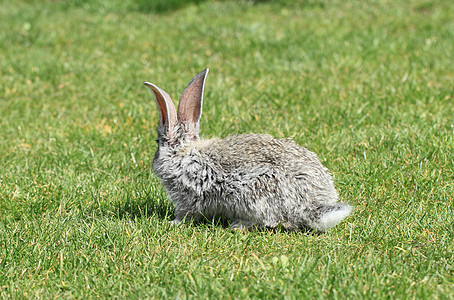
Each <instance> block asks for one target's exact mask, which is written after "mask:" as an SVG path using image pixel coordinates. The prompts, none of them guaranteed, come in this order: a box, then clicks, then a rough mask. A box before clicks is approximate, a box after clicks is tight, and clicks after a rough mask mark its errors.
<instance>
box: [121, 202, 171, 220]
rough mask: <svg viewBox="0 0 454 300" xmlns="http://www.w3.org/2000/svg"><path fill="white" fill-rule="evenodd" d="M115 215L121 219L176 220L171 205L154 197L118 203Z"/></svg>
mask: <svg viewBox="0 0 454 300" xmlns="http://www.w3.org/2000/svg"><path fill="white" fill-rule="evenodd" d="M114 214H115V216H116V217H118V218H119V219H136V218H149V217H157V218H159V219H162V220H172V219H173V218H174V213H173V207H172V205H171V204H169V203H167V202H166V201H163V200H161V199H159V198H152V197H147V198H143V199H139V200H129V199H128V200H126V201H125V202H118V203H116V204H115V206H114Z"/></svg>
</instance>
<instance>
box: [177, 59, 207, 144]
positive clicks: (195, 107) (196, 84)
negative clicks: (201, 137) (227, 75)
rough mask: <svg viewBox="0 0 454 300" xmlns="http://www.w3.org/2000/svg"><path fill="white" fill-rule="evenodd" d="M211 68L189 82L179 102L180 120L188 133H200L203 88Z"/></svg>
mask: <svg viewBox="0 0 454 300" xmlns="http://www.w3.org/2000/svg"><path fill="white" fill-rule="evenodd" d="M208 71H209V69H208V68H207V69H205V70H203V71H202V72H200V73H199V74H197V75H196V76H195V77H194V78H192V80H191V82H189V84H188V86H187V87H186V89H185V90H184V91H183V94H181V97H180V101H179V104H178V113H177V116H178V120H179V121H180V122H181V123H182V124H183V125H184V126H185V128H186V130H187V134H188V135H189V136H192V137H196V136H197V135H198V128H199V121H200V116H201V115H202V104H203V90H204V87H205V79H206V76H207V74H208Z"/></svg>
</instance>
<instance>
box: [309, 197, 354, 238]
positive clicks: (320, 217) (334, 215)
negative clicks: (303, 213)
mask: <svg viewBox="0 0 454 300" xmlns="http://www.w3.org/2000/svg"><path fill="white" fill-rule="evenodd" d="M352 209H353V208H352V207H351V206H350V205H348V204H345V203H336V204H332V205H326V206H321V207H319V208H317V209H316V210H315V211H313V215H312V216H311V218H312V219H313V218H314V217H316V220H315V221H313V222H311V223H312V224H311V225H312V226H310V227H312V228H314V229H316V230H318V231H321V232H325V231H327V230H328V229H330V228H331V227H333V226H335V225H336V224H338V223H339V222H340V221H342V220H343V219H344V218H345V217H346V216H348V215H349V214H350V212H351V211H352Z"/></svg>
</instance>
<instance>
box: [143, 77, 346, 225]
mask: <svg viewBox="0 0 454 300" xmlns="http://www.w3.org/2000/svg"><path fill="white" fill-rule="evenodd" d="M207 73H208V69H206V70H204V71H202V72H201V73H200V74H198V75H197V76H196V77H194V79H193V80H192V81H191V82H190V84H189V85H188V87H187V88H186V90H185V91H187V90H190V91H192V92H191V93H192V94H191V95H184V94H187V93H183V95H182V97H181V98H180V106H179V107H178V116H180V115H185V116H191V115H194V117H189V118H188V117H185V118H184V121H182V120H180V117H179V118H178V120H177V121H176V123H175V122H174V123H175V124H171V126H169V124H164V123H163V122H162V120H163V119H169V117H168V116H166V115H164V116H163V115H162V114H166V112H165V110H166V109H165V107H170V106H171V105H172V106H173V103H172V102H171V100H169V101H168V102H167V103H166V104H165V105H163V104H162V103H161V104H160V103H159V102H157V104H158V108H159V111H160V112H161V115H160V118H161V119H160V120H161V122H160V125H159V127H158V144H159V147H158V151H157V152H156V155H155V158H154V161H153V169H154V171H155V173H156V175H157V176H158V177H159V178H160V179H161V181H162V183H163V185H164V187H165V189H166V191H167V192H168V194H169V196H170V199H171V200H172V201H173V203H174V204H175V215H176V218H175V220H174V222H175V223H179V222H181V221H184V220H194V221H199V220H202V219H204V218H208V219H212V218H217V217H220V218H223V219H225V220H227V221H229V222H230V224H231V227H232V228H250V227H257V228H263V227H267V228H276V227H279V226H282V227H283V228H285V229H287V230H299V229H302V228H307V227H308V228H312V229H315V230H317V231H321V232H324V231H326V230H328V229H329V228H330V227H332V226H334V225H335V224H337V223H338V222H340V221H341V220H342V219H343V218H344V217H346V216H347V215H348V214H349V213H350V211H351V209H352V208H351V206H350V205H348V204H345V203H338V202H337V198H338V196H337V192H336V189H335V187H334V183H333V180H332V177H331V175H330V173H329V170H328V169H327V168H326V167H324V166H323V165H322V164H321V163H320V161H319V160H318V158H317V155H316V154H315V153H313V152H311V151H309V150H308V149H306V148H304V147H301V146H299V145H298V144H296V143H295V142H294V141H293V140H291V139H276V138H274V137H272V136H271V135H266V134H243V135H237V136H229V137H227V138H225V139H218V138H214V139H209V140H204V139H200V138H199V136H198V129H199V119H200V114H201V105H202V97H203V85H204V82H205V77H206V75H207ZM145 84H146V85H147V86H148V87H150V89H152V88H151V84H150V83H145ZM193 84H195V85H197V86H195V87H192V86H191V85H193ZM152 86H153V87H156V86H154V85H152ZM152 91H153V92H154V93H155V95H156V97H159V95H158V94H156V93H157V92H156V91H158V92H159V91H162V90H160V89H156V88H154V89H152ZM167 96H168V95H167V94H166V97H167ZM168 98H169V99H170V97H168ZM194 99H195V100H194ZM182 101H186V102H185V105H182V104H181V103H182ZM192 101H197V103H199V104H197V105H193V104H194V103H192ZM169 102H170V103H169ZM188 103H189V104H188ZM164 106H165V107H164ZM197 106H200V107H197ZM181 107H184V108H181ZM191 107H193V109H196V112H195V113H193V112H191V111H187V110H190V109H192V108H191ZM170 109H173V108H172V107H171V108H170ZM197 109H198V111H197ZM183 110H184V111H183ZM173 111H174V110H173ZM169 113H170V114H174V113H173V112H172V111H170V112H169Z"/></svg>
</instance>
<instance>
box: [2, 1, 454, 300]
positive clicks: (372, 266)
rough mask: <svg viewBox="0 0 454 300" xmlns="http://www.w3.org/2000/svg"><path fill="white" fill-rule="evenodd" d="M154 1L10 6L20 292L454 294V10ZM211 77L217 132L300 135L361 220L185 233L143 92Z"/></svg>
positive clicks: (12, 221) (5, 167)
mask: <svg viewBox="0 0 454 300" xmlns="http://www.w3.org/2000/svg"><path fill="white" fill-rule="evenodd" d="M148 2H150V1H148ZM148 2H147V1H139V0H135V1H134V0H127V1H120V0H114V1H110V2H107V1H100V0H95V1H88V0H87V1H84V0H72V1H43V0H42V1H40V0H32V1H25V0H22V1H2V4H1V6H0V27H1V31H0V297H1V298H4V299H11V298H15V299H17V298H42V299H47V298H79V299H81V298H83V299H86V298H112V297H115V298H142V299H143V298H156V299H165V298H178V299H187V298H198V299H204V298H219V299H257V298H260V299H261V298H264V299H272V298H286V299H305V298H308V299H313V298H333V299H346V297H348V298H350V299H352V298H353V299H356V298H359V299H361V298H365V299H407V298H408V299H424V298H433V299H454V263H453V261H454V155H453V153H454V63H453V62H454V55H453V53H454V3H453V2H452V1H447V0H446V1H442V0H439V1H437V0H411V1H387V0H379V1H374V0H366V1H340V0H339V1H337V0H334V1H324V0H320V1H317V0H296V1H286V0H280V1H279V0H270V1H255V2H251V1H225V0H224V1H212V0H207V1H200V0H199V1H192V2H191V3H186V4H182V1H176V0H173V1H170V2H166V1H155V2H150V3H148ZM186 2H190V1H186ZM166 3H167V4H166ZM206 67H209V68H210V74H209V75H208V79H207V83H206V87H205V98H204V110H203V115H202V120H201V135H202V136H205V137H214V136H220V137H225V136H228V135H232V134H238V133H248V132H259V133H265V132H266V133H270V134H272V135H274V136H276V137H292V138H293V139H294V140H295V141H297V142H298V143H299V144H301V145H304V146H306V147H307V148H309V149H311V150H312V151H314V152H316V153H318V155H319V158H320V160H321V161H322V163H323V164H325V165H326V166H327V167H328V168H329V169H330V170H331V171H332V172H333V174H334V177H335V183H336V186H337V188H338V191H339V194H340V198H341V199H342V201H345V202H349V203H351V204H352V205H354V207H355V210H354V213H353V214H352V215H351V216H350V217H349V218H347V219H346V220H345V221H343V222H342V223H341V224H339V225H338V226H336V227H334V228H333V229H331V230H330V231H328V232H327V233H325V234H314V233H311V232H298V233H289V232H285V231H280V230H277V231H272V232H269V231H252V232H232V231H231V230H229V229H228V228H226V227H225V226H223V225H222V224H217V223H216V222H214V221H213V222H207V223H205V224H201V225H197V226H196V225H186V226H181V227H177V226H172V225H171V224H170V220H172V217H173V206H172V204H171V203H170V201H169V200H168V198H167V196H166V194H165V192H164V191H163V189H162V186H161V184H160V182H159V180H158V179H157V178H156V177H155V175H154V174H153V171H152V167H151V166H152V160H153V156H154V152H155V151H156V147H157V146H156V143H155V139H156V135H157V134H156V129H155V128H156V126H157V124H158V112H157V109H156V107H155V104H154V101H153V98H152V97H153V95H152V94H151V93H150V92H149V91H147V89H146V88H145V87H144V86H143V85H142V83H143V82H144V81H150V82H153V83H155V84H157V85H159V86H160V87H162V88H163V89H165V90H166V91H167V92H169V94H170V95H172V97H173V98H174V100H176V99H178V96H179V94H180V93H181V92H182V91H183V89H184V87H185V86H186V84H187V83H188V82H189V80H190V79H191V78H192V77H193V76H194V75H195V74H197V73H198V72H199V71H201V70H202V69H204V68H206Z"/></svg>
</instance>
